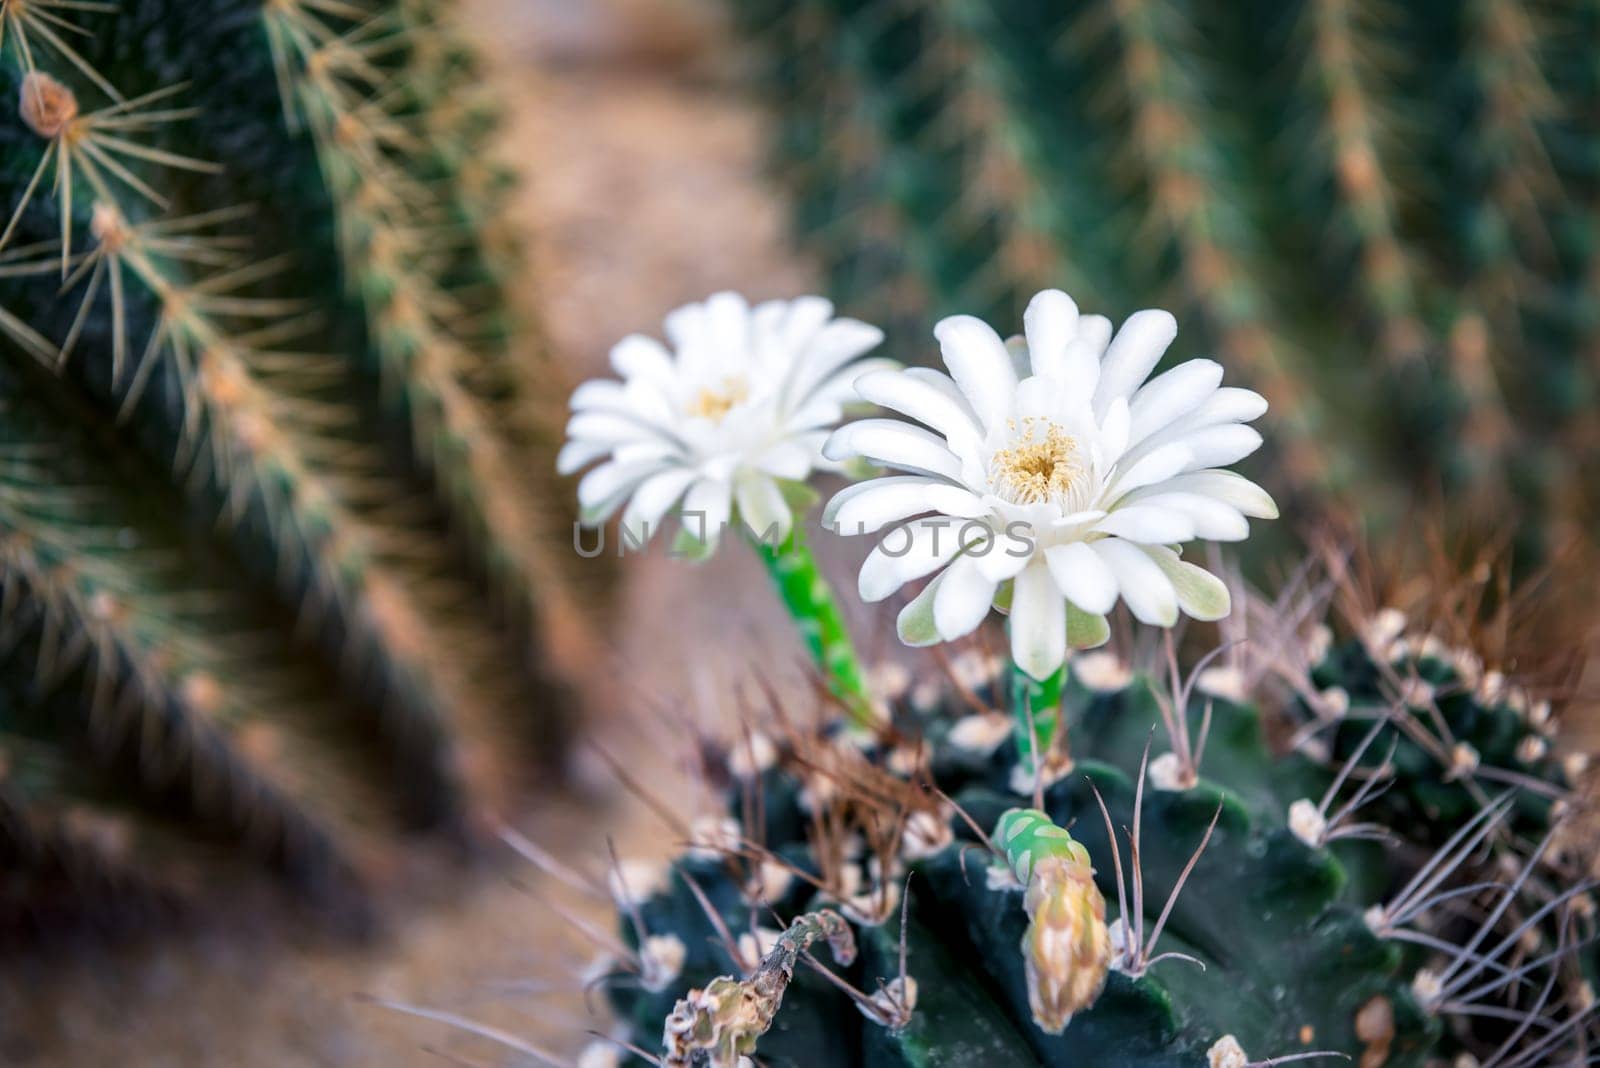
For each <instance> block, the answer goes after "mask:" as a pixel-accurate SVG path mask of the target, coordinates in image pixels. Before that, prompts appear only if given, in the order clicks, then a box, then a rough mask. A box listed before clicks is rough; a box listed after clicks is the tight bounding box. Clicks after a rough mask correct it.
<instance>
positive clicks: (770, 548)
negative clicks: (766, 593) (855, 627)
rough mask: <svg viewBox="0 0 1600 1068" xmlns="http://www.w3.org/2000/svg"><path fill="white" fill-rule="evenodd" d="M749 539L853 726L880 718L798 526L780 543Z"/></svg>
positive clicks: (828, 588)
mask: <svg viewBox="0 0 1600 1068" xmlns="http://www.w3.org/2000/svg"><path fill="white" fill-rule="evenodd" d="M750 541H751V544H752V545H754V546H755V550H756V552H757V553H759V554H760V556H761V559H762V560H763V561H765V563H766V565H767V573H768V574H770V575H771V576H772V581H773V583H774V584H775V585H776V586H777V587H778V593H779V595H780V596H781V597H782V598H783V603H784V604H785V605H787V606H788V608H789V615H791V616H792V617H794V621H795V625H796V626H798V627H799V628H800V633H801V634H802V635H804V636H805V639H806V645H807V647H809V648H810V650H811V656H812V658H813V659H814V660H815V661H816V662H817V667H818V668H819V669H820V670H821V672H822V678H823V680H824V681H825V682H826V683H827V686H828V689H829V690H830V691H831V692H832V693H833V695H834V696H835V697H837V698H838V699H839V701H840V702H841V703H843V705H844V707H845V709H846V710H847V711H848V712H849V713H850V718H851V719H852V720H854V721H855V723H856V724H857V725H858V726H861V727H871V726H874V725H875V724H876V723H877V721H878V720H880V719H881V718H882V716H881V713H880V710H879V708H878V706H877V703H876V702H875V701H874V700H873V698H872V695H871V693H870V692H869V691H868V689H867V679H866V673H865V672H863V671H862V669H861V660H860V658H859V657H857V656H856V650H855V646H854V645H853V644H852V643H851V641H850V632H849V630H847V629H846V628H845V624H844V615H843V613H841V612H840V611H839V602H838V599H837V598H835V597H834V595H833V588H832V587H831V586H829V585H828V580H827V579H825V578H823V577H822V570H821V569H820V568H819V567H818V566H817V558H816V557H815V556H813V555H812V553H811V549H810V547H809V546H807V545H806V543H805V536H804V534H803V533H802V532H801V530H800V528H799V527H796V528H795V530H794V533H792V534H791V535H790V536H789V537H788V538H787V539H786V540H785V541H784V542H783V544H781V545H773V544H771V543H770V542H769V541H768V540H766V539H763V538H754V537H753V538H751V539H750Z"/></svg>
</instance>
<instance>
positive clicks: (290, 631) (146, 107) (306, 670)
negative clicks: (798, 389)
mask: <svg viewBox="0 0 1600 1068" xmlns="http://www.w3.org/2000/svg"><path fill="white" fill-rule="evenodd" d="M0 101H3V104H0V191H3V192H0V216H3V221H0V593H3V597H0V654H3V660H0V679H3V691H0V692H3V695H4V700H3V701H0V784H3V786H4V796H5V806H6V808H5V812H6V817H5V818H4V819H3V820H0V839H3V840H4V841H3V843H0V852H3V853H5V854H6V855H7V856H8V857H13V856H14V857H19V858H21V859H20V861H19V862H18V863H17V864H15V865H13V864H10V863H8V864H7V875H6V878H7V894H8V897H7V899H6V902H7V908H6V916H0V923H4V922H6V920H7V919H8V918H9V919H13V920H15V921H17V923H18V924H21V925H22V926H26V925H27V922H28V917H29V916H30V915H33V914H34V913H32V912H30V909H33V908H36V907H40V908H42V907H45V906H47V905H49V906H50V908H51V910H52V911H55V910H54V909H53V904H50V902H49V901H48V900H47V899H46V897H42V896H41V895H39V894H34V895H31V897H30V895H28V894H26V893H24V892H23V889H22V888H25V887H26V886H27V885H29V883H28V877H27V873H28V871H29V870H30V869H32V868H35V867H37V868H38V872H37V873H36V874H37V875H38V879H37V880H35V881H36V882H37V884H38V885H39V886H41V887H54V888H55V889H51V890H49V891H48V894H49V895H51V896H53V898H54V899H55V900H63V899H64V897H63V895H62V894H60V893H58V892H57V891H58V890H59V889H60V886H61V883H62V881H63V880H65V881H66V882H68V883H72V882H74V881H77V882H80V883H84V884H85V885H84V887H83V889H84V890H85V891H86V892H87V893H89V894H90V896H92V897H94V898H95V899H96V900H102V901H103V900H106V899H107V898H108V897H115V896H116V895H115V894H114V893H108V887H112V886H128V887H132V886H134V885H135V884H141V883H149V884H151V885H150V887H149V889H150V891H151V895H150V896H151V897H152V899H159V900H163V901H165V900H168V899H170V898H172V897H173V896H174V894H176V895H177V896H178V897H182V896H183V894H182V893H181V891H184V890H197V891H201V892H209V891H208V886H209V884H210V883H211V881H212V880H213V879H214V878H215V876H216V875H217V874H219V872H220V871H224V870H235V869H236V870H237V871H238V872H240V873H241V874H242V873H246V872H248V871H249V870H250V869H251V868H253V867H259V866H261V865H263V864H265V865H268V866H271V867H275V868H277V869H279V870H281V871H283V872H286V873H287V874H289V875H290V876H291V878H292V881H293V883H294V885H297V886H300V887H303V888H307V889H309V890H311V891H313V892H315V893H319V894H326V893H341V894H343V893H345V892H347V891H357V893H355V894H354V895H353V896H354V898H356V899H359V898H360V896H361V894H360V893H359V891H360V890H361V889H362V888H364V886H365V885H366V884H367V883H368V882H370V879H369V876H372V875H374V874H376V873H381V872H382V871H383V870H385V867H386V865H387V864H388V861H389V859H390V858H391V857H392V856H393V855H394V854H395V853H396V851H397V850H398V848H399V847H400V839H399V838H398V837H397V832H399V831H401V830H403V829H407V828H421V827H430V826H431V827H444V828H451V829H456V830H461V829H471V828H475V827H476V826H477V825H478V823H479V821H480V820H481V819H482V818H483V817H485V816H486V815H491V814H493V813H494V812H495V811H496V810H497V809H500V808H503V806H504V803H505V798H506V797H507V796H509V792H510V791H511V790H513V789H516V788H518V786H519V784H526V782H527V780H528V778H529V775H528V769H530V768H533V769H538V768H541V767H546V768H547V767H550V766H552V763H551V762H549V758H550V757H551V756H552V755H553V752H554V750H555V748H556V747H557V743H558V742H559V738H560V734H561V731H562V725H563V724H564V723H565V722H567V721H568V719H569V717H570V715H571V714H572V712H573V711H574V707H573V705H574V698H573V694H572V692H571V691H570V690H569V688H568V686H567V685H566V683H565V681H564V680H565V668H564V667H562V664H564V663H571V662H572V661H571V659H570V657H571V656H572V655H573V654H574V653H575V651H577V650H579V649H585V648H587V646H586V642H587V638H586V631H585V629H584V626H583V625H582V622H581V621H582V619H583V613H581V612H579V611H576V610H574V606H573V605H572V604H570V603H568V600H567V597H568V595H567V594H566V592H565V587H564V585H563V583H562V581H561V578H562V576H561V575H560V574H559V573H558V572H557V571H556V569H555V568H554V566H553V564H552V562H553V561H555V560H557V559H559V558H560V557H559V556H557V555H556V553H557V550H558V547H559V546H561V544H562V543H560V542H557V541H556V540H555V538H557V537H560V538H565V537H566V536H567V535H566V531H567V522H566V517H565V516H563V515H561V514H559V513H560V509H559V508H556V509H545V510H543V512H541V508H540V502H541V500H565V499H566V495H565V494H561V495H557V494H555V493H553V492H552V493H551V494H549V495H544V494H542V493H541V488H542V487H541V482H540V479H541V478H543V477H544V476H543V475H542V474H541V472H545V471H549V470H551V460H550V457H551V456H552V455H553V453H547V452H546V449H545V439H544V438H543V436H542V432H541V430H540V427H541V423H540V418H539V415H538V407H537V403H538V398H536V397H535V396H534V394H533V393H532V391H531V390H530V388H529V383H528V381H527V378H528V376H529V375H530V374H532V373H535V367H534V366H533V364H536V363H537V356H536V354H534V355H530V352H529V348H530V346H529V345H528V344H527V343H526V342H527V341H528V339H529V335H528V334H527V332H526V331H524V330H522V329H521V328H519V326H518V324H517V322H516V315H515V313H514V311H513V309H512V305H511V302H510V301H509V300H508V299H507V288H508V286H509V285H510V284H512V282H513V280H514V279H516V278H517V277H518V275H519V273H520V271H521V265H520V263H519V261H518V257H517V249H516V243H515V241H514V240H513V239H512V237H511V236H510V234H509V227H508V226H507V224H506V222H505V212H504V202H505V199H506V193H507V190H508V188H509V183H508V182H507V180H506V175H505V173H504V172H503V171H502V170H500V169H499V168H498V167H497V165H496V164H495V163H494V162H493V160H492V157H491V155H490V152H489V149H490V142H491V141H492V138H493V135H494V133H495V127H496V121H495V101H494V100H493V99H490V98H488V97H487V96H486V90H485V88H484V85H483V80H482V77H481V74H480V72H479V71H478V69H477V61H476V58H475V57H474V55H473V53H472V51H471V49H470V48H469V47H468V46H467V45H466V44H465V43H464V42H463V40H462V39H461V37H460V34H459V31H458V29H457V26H456V21H455V14H454V12H453V5H452V4H450V3H448V2H443V0H441V2H433V0H208V2H205V3H190V2H188V0H182V2H179V0H112V2H107V3H68V2H65V0H4V2H0ZM551 477H552V478H553V476H551ZM508 738H515V739H518V740H521V741H524V742H526V743H528V744H527V746H525V747H519V746H517V745H508V744H507V740H508ZM541 753H542V754H543V755H544V757H545V762H541V760H540V759H539V758H538V755H537V754H541ZM96 821H98V823H97V822H96ZM91 825H92V826H100V825H103V826H104V827H111V828H114V833H112V832H107V833H95V834H88V835H83V834H81V833H78V832H80V831H81V830H82V828H83V827H84V826H91ZM52 843H54V844H52ZM111 843H114V844H115V848H111V845H110V844H111ZM58 846H59V848H58ZM194 867H198V868H199V872H200V874H197V875H195V876H194V877H190V876H189V875H188V874H185V873H186V872H187V869H189V868H194ZM96 871H103V872H105V873H121V874H117V875H116V880H115V881H113V880H111V877H110V875H109V874H108V875H107V878H106V879H100V880H99V881H98V882H97V881H96V880H97V879H98V877H97V876H94V874H93V873H94V872H96ZM205 872H210V875H209V876H206V875H205V874H204V873H205ZM124 875H126V876H127V877H126V878H124ZM341 900H345V898H341ZM30 902H31V904H30ZM13 926H15V924H13Z"/></svg>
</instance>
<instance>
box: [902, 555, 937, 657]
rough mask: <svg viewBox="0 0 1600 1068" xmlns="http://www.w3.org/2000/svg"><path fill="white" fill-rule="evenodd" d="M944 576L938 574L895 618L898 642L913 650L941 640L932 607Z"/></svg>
mask: <svg viewBox="0 0 1600 1068" xmlns="http://www.w3.org/2000/svg"><path fill="white" fill-rule="evenodd" d="M946 574H948V572H940V574H939V575H938V576H936V577H935V578H934V580H933V581H932V582H930V583H928V584H927V585H926V586H924V587H923V589H922V592H921V593H919V594H917V595H916V596H915V597H913V598H912V599H911V601H910V603H908V604H907V605H906V606H905V607H904V608H902V609H900V614H899V615H898V616H896V617H895V621H894V622H895V631H896V632H897V633H898V634H899V635H900V640H901V641H902V642H905V643H906V644H907V645H909V646H912V647H913V648H920V647H922V646H925V645H937V644H938V643H939V642H940V641H941V640H942V639H941V638H940V637H939V628H938V626H937V625H936V624H935V623H934V621H933V606H934V602H935V601H937V600H938V598H939V588H940V587H941V586H943V585H944V579H945V575H946Z"/></svg>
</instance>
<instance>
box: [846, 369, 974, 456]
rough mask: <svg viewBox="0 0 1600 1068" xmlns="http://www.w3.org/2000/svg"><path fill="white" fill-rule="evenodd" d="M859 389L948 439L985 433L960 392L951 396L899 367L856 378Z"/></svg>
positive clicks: (968, 438) (874, 401)
mask: <svg viewBox="0 0 1600 1068" xmlns="http://www.w3.org/2000/svg"><path fill="white" fill-rule="evenodd" d="M941 377H942V376H941ZM947 381H948V380H947ZM856 392H857V393H858V394H860V396H861V398H862V399H863V400H867V401H871V402H872V403H873V404H876V405H879V406H880V407H884V408H890V409H892V410H894V411H897V412H899V413H901V414H902V415H907V416H910V417H911V418H912V419H915V420H916V421H917V422H919V423H925V424H927V425H928V426H929V427H932V428H933V429H934V430H935V431H937V432H938V433H939V434H941V435H942V436H943V437H944V439H945V440H946V441H947V442H948V441H952V440H956V439H961V440H969V441H970V440H977V439H979V438H982V437H983V431H982V429H981V428H980V427H979V426H978V424H977V421H976V420H975V419H974V418H973V416H972V410H971V409H970V408H969V407H968V406H967V405H966V403H965V402H963V401H962V400H961V399H960V396H959V394H957V395H956V396H951V395H950V394H948V393H946V392H945V391H944V390H943V389H941V388H940V387H939V386H938V385H937V384H935V383H934V382H931V381H928V380H926V379H921V378H915V377H911V376H909V375H906V374H903V373H901V372H898V371H877V372H874V373H871V374H866V375H862V376H861V377H860V378H858V379H856Z"/></svg>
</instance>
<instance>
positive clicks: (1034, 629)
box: [1008, 561, 1067, 679]
mask: <svg viewBox="0 0 1600 1068" xmlns="http://www.w3.org/2000/svg"><path fill="white" fill-rule="evenodd" d="M1008 626H1009V627H1010V629H1011V659H1012V660H1013V661H1014V662H1015V663H1016V665H1017V666H1018V667H1019V668H1021V669H1022V670H1023V671H1025V672H1027V673H1028V674H1029V675H1030V676H1032V677H1033V678H1036V679H1044V678H1048V677H1049V676H1050V675H1052V674H1054V673H1055V671H1056V669H1058V668H1059V667H1061V665H1062V664H1063V663H1064V662H1065V661H1066V658H1067V606H1066V603H1065V602H1064V601H1063V600H1062V596H1061V591H1060V590H1058V589H1057V588H1056V584H1055V582H1053V581H1052V580H1051V577H1050V571H1049V569H1048V568H1047V567H1046V566H1045V565H1044V564H1043V563H1042V562H1039V561H1036V562H1034V564H1033V565H1032V566H1030V567H1027V568H1024V569H1023V570H1022V572H1021V573H1020V574H1019V575H1017V577H1016V580H1015V581H1014V582H1013V584H1012V592H1011V619H1010V622H1009V624H1008Z"/></svg>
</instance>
